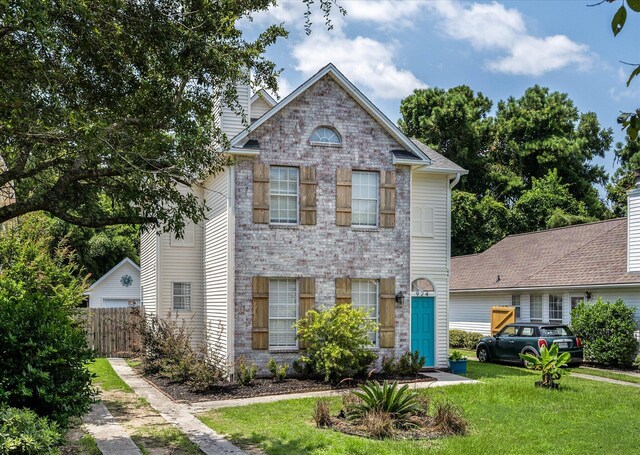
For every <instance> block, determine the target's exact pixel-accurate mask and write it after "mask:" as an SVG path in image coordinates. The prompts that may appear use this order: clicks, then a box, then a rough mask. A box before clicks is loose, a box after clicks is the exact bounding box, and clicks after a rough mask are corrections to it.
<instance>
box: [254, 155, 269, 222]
mask: <svg viewBox="0 0 640 455" xmlns="http://www.w3.org/2000/svg"><path fill="white" fill-rule="evenodd" d="M253 222H254V223H259V224H269V165H268V164H263V163H259V162H257V161H255V162H254V163H253Z"/></svg>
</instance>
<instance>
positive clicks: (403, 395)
mask: <svg viewBox="0 0 640 455" xmlns="http://www.w3.org/2000/svg"><path fill="white" fill-rule="evenodd" d="M353 394H354V395H355V396H357V397H358V398H360V400H361V401H360V402H356V403H353V404H350V405H349V406H348V409H345V413H346V415H347V418H348V419H349V420H352V421H354V420H355V421H360V420H362V418H363V417H364V416H365V414H367V413H368V412H370V411H381V412H385V413H388V414H389V415H390V416H391V417H392V418H393V420H394V421H395V422H396V424H397V425H398V426H403V427H406V426H411V425H413V423H412V422H411V421H410V419H409V418H410V417H411V416H413V415H416V414H418V413H419V411H420V401H419V400H418V399H417V395H416V393H415V392H412V391H411V390H409V386H407V385H403V386H402V387H398V383H397V382H392V383H391V384H389V383H388V382H387V381H384V383H383V384H380V383H379V382H377V381H367V382H366V383H364V384H362V385H360V390H357V391H355V392H353Z"/></svg>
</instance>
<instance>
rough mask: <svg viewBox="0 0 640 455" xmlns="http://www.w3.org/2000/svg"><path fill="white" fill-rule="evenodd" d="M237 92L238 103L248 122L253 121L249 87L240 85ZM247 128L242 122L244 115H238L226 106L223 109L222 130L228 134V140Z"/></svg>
mask: <svg viewBox="0 0 640 455" xmlns="http://www.w3.org/2000/svg"><path fill="white" fill-rule="evenodd" d="M237 91H238V103H239V104H240V106H241V107H242V109H243V110H244V115H245V116H246V121H247V122H249V120H250V119H251V107H250V106H249V99H250V93H249V86H248V85H239V86H238V87H237ZM245 128H246V125H245V124H243V122H242V115H240V114H236V113H235V112H233V111H232V110H231V109H230V108H228V107H226V106H223V107H222V130H223V131H224V132H225V133H226V134H227V138H228V139H231V138H233V137H234V136H235V135H236V134H238V133H240V132H241V131H242V130H244V129H245Z"/></svg>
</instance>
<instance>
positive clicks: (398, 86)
mask: <svg viewBox="0 0 640 455" xmlns="http://www.w3.org/2000/svg"><path fill="white" fill-rule="evenodd" d="M395 51H396V44H394V43H383V42H380V41H376V40H374V39H371V38H366V37H362V36H358V37H356V38H353V39H351V38H348V37H346V36H345V35H344V34H343V33H341V32H336V30H333V31H332V32H329V33H314V34H312V35H311V36H309V37H307V38H306V39H304V40H303V41H302V42H300V43H298V44H296V45H295V46H294V47H293V57H294V59H295V60H296V70H298V71H301V72H302V73H303V74H304V75H305V76H307V77H308V76H311V75H313V74H314V73H316V72H317V71H318V70H319V69H320V68H322V67H323V66H325V65H326V64H327V63H333V64H334V65H336V66H337V67H338V69H339V70H340V71H342V72H343V73H344V74H345V76H347V78H349V80H351V81H352V82H353V83H354V84H356V85H357V86H359V87H363V88H366V89H369V91H370V93H371V95H372V96H373V97H374V98H380V99H397V98H402V97H404V96H407V95H408V94H410V93H411V92H412V91H413V90H414V89H416V88H424V87H426V85H425V84H424V83H423V82H421V81H420V80H419V79H418V78H417V77H416V76H414V75H413V73H411V71H408V70H404V69H400V68H398V67H397V66H396V64H395V63H394V55H395Z"/></svg>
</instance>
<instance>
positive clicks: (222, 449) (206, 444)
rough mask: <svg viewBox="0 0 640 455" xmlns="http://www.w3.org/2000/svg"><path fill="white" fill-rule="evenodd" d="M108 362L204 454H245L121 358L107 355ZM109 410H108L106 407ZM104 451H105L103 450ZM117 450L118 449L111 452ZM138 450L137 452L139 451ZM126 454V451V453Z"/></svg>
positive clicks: (138, 393) (137, 392) (135, 390)
mask: <svg viewBox="0 0 640 455" xmlns="http://www.w3.org/2000/svg"><path fill="white" fill-rule="evenodd" d="M109 363H110V364H111V366H112V367H113V369H114V370H115V372H116V373H117V374H118V376H120V377H121V378H122V380H123V381H124V382H126V383H127V385H129V387H131V388H132V389H133V391H134V392H135V393H136V394H137V395H138V396H140V397H142V398H144V399H145V400H147V401H148V402H149V404H150V405H151V407H152V408H154V409H155V410H156V411H158V413H160V415H161V416H162V417H163V418H164V419H165V420H166V421H167V422H169V423H170V424H172V425H174V426H176V427H177V428H178V429H180V431H182V432H183V433H184V434H185V436H186V437H187V438H189V440H190V441H191V442H193V443H194V444H196V445H198V447H200V450H202V451H203V452H204V453H205V454H207V455H245V452H244V451H242V450H241V449H239V448H238V447H236V446H234V445H233V444H231V443H230V442H229V441H227V440H226V439H224V438H223V437H222V436H220V435H219V434H218V433H216V432H215V431H213V430H212V429H211V428H209V427H208V426H206V425H205V424H204V423H202V422H201V421H200V420H198V419H197V418H196V417H194V416H193V414H192V413H191V412H190V410H189V408H188V406H186V405H184V404H182V403H176V402H175V401H173V400H172V399H171V398H169V397H168V396H166V395H165V394H164V393H162V392H161V391H160V390H158V389H157V388H156V387H154V386H153V385H151V384H150V383H148V382H147V381H145V380H144V379H143V378H141V377H140V376H139V375H138V374H137V373H136V372H135V371H133V369H131V367H130V366H129V365H127V363H126V362H125V361H124V359H109ZM107 412H108V411H107ZM103 453H105V452H103ZM113 453H118V452H113ZM138 453H140V452H138ZM126 455H128V453H126Z"/></svg>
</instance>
